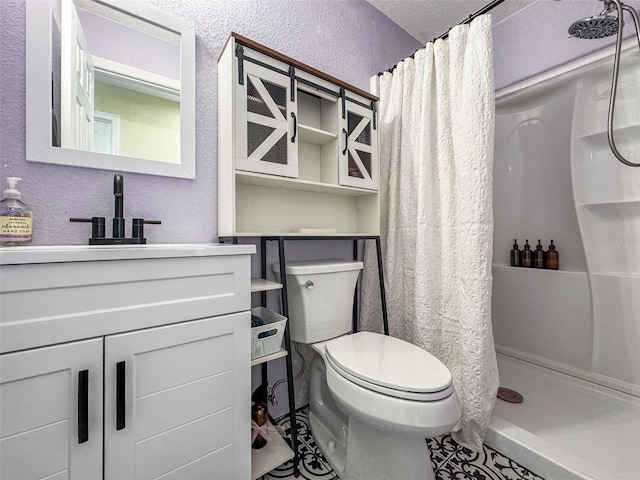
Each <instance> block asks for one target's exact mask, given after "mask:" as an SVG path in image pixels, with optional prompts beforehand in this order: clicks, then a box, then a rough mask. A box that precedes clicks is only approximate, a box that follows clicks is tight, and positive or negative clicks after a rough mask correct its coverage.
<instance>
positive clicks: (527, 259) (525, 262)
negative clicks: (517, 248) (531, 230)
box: [522, 240, 533, 267]
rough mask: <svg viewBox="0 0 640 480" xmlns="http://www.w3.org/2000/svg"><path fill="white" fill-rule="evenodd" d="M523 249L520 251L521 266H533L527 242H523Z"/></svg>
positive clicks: (531, 254) (529, 246)
mask: <svg viewBox="0 0 640 480" xmlns="http://www.w3.org/2000/svg"><path fill="white" fill-rule="evenodd" d="M524 242H525V243H524V249H523V250H522V266H523V267H530V266H531V265H532V264H533V252H532V251H531V245H529V240H525V241H524Z"/></svg>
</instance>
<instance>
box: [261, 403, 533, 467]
mask: <svg viewBox="0 0 640 480" xmlns="http://www.w3.org/2000/svg"><path fill="white" fill-rule="evenodd" d="M296 423H297V424H298V443H299V452H300V476H299V477H298V479H301V480H339V478H338V476H337V475H336V473H335V472H334V471H333V470H332V469H331V466H330V465H329V462H327V460H326V459H325V458H324V456H323V455H322V453H321V452H320V449H319V448H318V446H317V445H316V443H315V441H314V440H313V436H312V435H311V429H310V428H309V408H308V407H303V408H301V409H299V410H297V412H296ZM278 424H279V425H280V426H281V427H282V428H283V429H284V431H285V433H286V436H287V438H290V435H291V428H290V424H289V416H288V415H285V416H284V417H282V418H280V419H279V420H278ZM427 446H428V447H429V451H430V452H431V464H432V465H433V469H434V471H435V474H436V480H544V479H543V478H542V477H539V476H537V475H536V474H534V473H533V472H530V471H529V470H527V469H526V468H524V467H522V466H520V465H519V464H517V463H516V462H514V461H513V460H511V459H510V458H507V457H505V456H504V455H502V454H501V453H500V452H497V451H496V450H494V449H492V448H491V447H487V446H486V445H485V446H484V449H483V451H482V452H481V453H478V452H473V451H471V450H469V449H467V448H465V447H463V446H461V445H458V444H457V443H456V442H455V441H454V440H453V438H451V435H443V436H441V437H436V438H428V439H427ZM263 478H264V480H275V479H279V480H284V479H288V480H293V479H294V478H295V477H294V476H293V463H292V462H291V461H289V462H287V463H285V464H284V465H282V466H280V467H279V468H277V469H276V470H273V471H272V472H270V473H269V474H268V475H265V476H264V477H263Z"/></svg>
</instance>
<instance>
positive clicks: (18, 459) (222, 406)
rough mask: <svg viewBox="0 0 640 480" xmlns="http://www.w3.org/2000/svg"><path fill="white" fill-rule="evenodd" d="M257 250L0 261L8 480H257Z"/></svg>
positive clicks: (77, 254) (0, 444)
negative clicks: (253, 448)
mask: <svg viewBox="0 0 640 480" xmlns="http://www.w3.org/2000/svg"><path fill="white" fill-rule="evenodd" d="M254 250H255V248H254V247H253V246H196V245H193V246H190V245H182V246H180V245H176V246H171V245H167V246H146V247H144V246H143V247H120V248H100V247H98V248H89V247H67V248H64V247H61V248H56V247H42V248H38V247H33V248H31V247H24V248H16V249H0V265H1V268H2V284H1V285H0V301H1V303H0V309H1V313H2V316H1V319H0V348H1V350H0V420H1V423H0V465H1V466H0V478H3V479H4V478H7V479H21V480H22V479H24V480H29V479H34V480H35V479H41V478H47V479H49V478H51V479H62V478H64V479H73V480H75V479H78V480H87V479H89V480H90V479H102V478H104V479H113V480H129V479H130V480H134V479H135V480H138V479H147V478H148V479H151V478H158V477H160V476H162V478H166V479H189V480H192V479H193V480H197V479H211V478H221V479H222V478H225V479H245V478H249V476H250V463H251V462H250V398H249V397H250V345H251V339H250V313H249V309H250V254H251V253H253V251H254Z"/></svg>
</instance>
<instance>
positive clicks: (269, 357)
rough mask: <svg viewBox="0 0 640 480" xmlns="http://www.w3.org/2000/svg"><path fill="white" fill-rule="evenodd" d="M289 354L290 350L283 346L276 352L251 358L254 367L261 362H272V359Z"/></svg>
mask: <svg viewBox="0 0 640 480" xmlns="http://www.w3.org/2000/svg"><path fill="white" fill-rule="evenodd" d="M287 355H288V352H287V351H286V350H285V349H284V348H281V349H280V350H278V351H277V352H275V353H271V354H269V355H264V356H262V357H258V358H253V359H251V366H252V367H254V366H256V365H260V364H261V363H265V362H270V361H271V360H275V359H277V358H282V357H286V356H287Z"/></svg>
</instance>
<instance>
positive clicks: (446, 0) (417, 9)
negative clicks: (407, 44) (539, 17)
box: [367, 0, 551, 43]
mask: <svg viewBox="0 0 640 480" xmlns="http://www.w3.org/2000/svg"><path fill="white" fill-rule="evenodd" d="M367 1H368V2H369V3H371V4H372V5H373V6H374V7H376V8H377V9H378V10H380V11H381V12H382V13H383V14H384V15H386V16H387V17H388V18H389V19H391V20H392V21H393V22H395V23H396V24H398V25H399V26H400V27H402V28H403V29H404V30H405V31H407V32H408V33H409V34H410V35H411V36H413V37H414V38H415V39H417V40H418V41H420V42H421V43H427V42H428V41H430V40H433V39H434V38H435V37H438V36H439V35H440V34H442V33H444V32H446V31H447V30H448V29H449V28H450V27H453V26H454V25H457V24H458V23H460V22H461V21H463V20H464V19H466V18H467V17H468V16H469V15H471V14H472V13H474V12H477V11H478V10H480V9H481V8H482V7H484V6H485V5H487V4H488V3H490V0H367ZM536 1H551V0H506V1H505V2H503V3H501V4H500V5H498V6H497V7H495V8H494V9H493V10H492V11H491V14H492V15H493V23H494V25H495V24H497V23H498V22H500V21H502V20H504V19H506V18H508V17H510V16H511V15H513V14H514V13H516V12H518V11H520V10H522V9H523V8H526V7H527V6H528V5H530V4H532V3H535V2H536Z"/></svg>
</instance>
